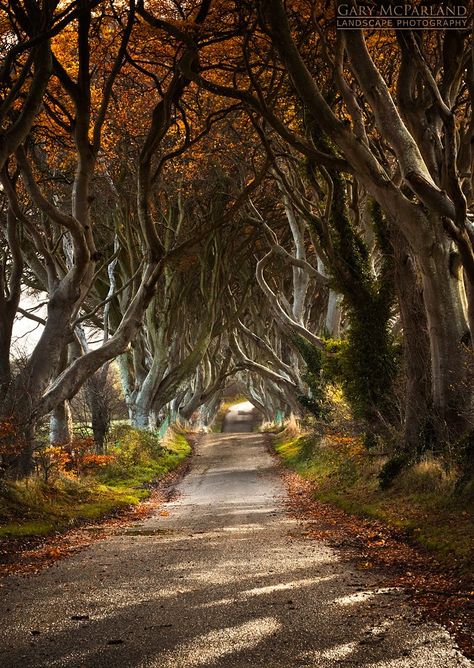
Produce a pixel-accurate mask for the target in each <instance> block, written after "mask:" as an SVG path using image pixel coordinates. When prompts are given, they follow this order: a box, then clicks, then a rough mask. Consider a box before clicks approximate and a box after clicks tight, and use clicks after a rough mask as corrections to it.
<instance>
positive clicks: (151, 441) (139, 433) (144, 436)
mask: <svg viewBox="0 0 474 668" xmlns="http://www.w3.org/2000/svg"><path fill="white" fill-rule="evenodd" d="M109 442H110V443H111V452H112V453H113V454H114V456H115V459H116V461H117V463H118V464H119V465H123V466H134V465H137V464H145V463H146V462H148V461H150V459H156V458H157V457H159V456H160V455H161V454H163V452H164V448H163V447H162V446H161V441H160V439H159V438H158V437H157V436H156V434H154V433H153V432H151V431H145V430H143V429H137V428H136V427H131V426H130V425H125V424H124V425H118V426H117V427H115V428H113V429H112V431H111V432H110V436H109Z"/></svg>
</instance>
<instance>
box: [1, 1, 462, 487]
mask: <svg viewBox="0 0 474 668" xmlns="http://www.w3.org/2000/svg"><path fill="white" fill-rule="evenodd" d="M0 32H1V56H0V59H1V62H0V66H1V67H0V85H1V89H0V96H1V99H0V118H1V128H0V170H1V171H0V179H1V181H0V182H1V186H0V204H1V215H0V236H1V240H2V243H1V271H0V421H1V428H0V475H1V477H10V478H21V477H23V476H27V475H29V474H30V473H31V471H32V469H33V467H34V460H35V456H36V455H37V453H38V451H39V450H41V448H42V447H44V444H45V443H46V442H47V443H50V442H53V443H60V444H64V443H67V442H69V441H70V440H71V438H73V433H72V429H73V425H72V421H71V408H70V407H71V403H72V404H73V403H74V402H75V401H76V402H77V401H78V397H83V400H84V401H85V402H86V403H87V406H88V411H89V414H90V416H91V420H92V428H93V433H94V438H95V447H96V449H97V452H101V449H102V448H103V443H104V437H105V433H106V430H107V415H106V414H107V410H108V409H107V406H106V405H105V404H106V401H107V386H108V384H110V374H111V373H113V374H114V377H116V378H117V379H119V381H120V387H121V390H120V392H121V393H122V396H123V397H124V401H125V403H126V410H127V413H128V415H127V417H128V418H129V419H130V421H131V424H132V425H134V426H135V427H138V428H140V429H150V430H154V429H156V428H157V427H159V426H160V425H161V424H163V423H164V421H165V420H166V419H167V418H168V419H169V418H170V416H171V415H173V416H174V417H177V418H178V419H179V420H182V421H186V422H187V423H189V424H191V425H199V426H200V427H202V426H206V425H209V424H210V423H212V420H213V419H214V417H215V414H216V412H217V411H218V409H219V405H220V403H221V400H222V397H223V393H224V392H225V389H226V387H228V385H229V384H232V383H237V384H238V386H239V387H240V388H243V391H244V393H245V395H246V396H247V398H248V399H249V400H250V401H252V402H253V404H254V405H255V406H256V408H257V409H258V411H259V412H260V413H261V414H262V419H264V420H265V421H267V422H273V421H275V419H276V416H277V415H279V416H284V417H289V416H290V415H293V416H296V417H297V418H299V419H302V420H306V421H309V422H311V421H313V422H318V421H321V422H324V421H327V420H330V419H331V392H330V391H329V389H328V388H330V387H338V388H340V389H341V391H342V393H343V396H344V401H345V402H347V404H348V406H349V407H350V409H351V412H352V416H353V418H354V419H355V420H357V421H358V424H360V426H361V429H362V430H363V431H364V433H365V443H366V445H367V447H376V446H377V443H383V448H384V449H385V451H386V452H388V457H387V463H386V467H387V471H388V472H389V474H390V472H391V474H393V475H396V473H397V471H398V470H399V469H400V468H402V467H403V466H405V465H407V464H409V463H410V462H413V461H416V460H417V458H419V457H421V456H422V455H423V453H424V452H426V451H432V452H434V453H435V454H436V455H439V456H444V454H446V453H449V457H450V458H451V461H452V462H453V464H454V465H455V466H457V467H458V470H459V475H460V476H461V477H462V476H466V475H469V474H470V472H472V467H473V462H474V431H473V429H474V401H473V393H474V383H473V370H474V364H473V361H474V357H473V344H472V334H473V331H474V213H473V211H474V209H473V205H474V192H473V186H474V181H473V177H474V150H473V147H474V120H473V118H472V100H473V97H474V64H473V59H472V44H471V35H470V31H469V30H466V31H462V30H460V31H446V32H444V33H439V32H437V33H435V32H424V33H420V32H411V31H406V32H402V31H400V32H398V33H395V32H393V31H389V32H384V33H382V32H378V33H370V32H365V33H363V32H361V31H356V30H354V31H339V32H337V31H336V30H335V29H334V24H333V9H331V8H329V9H328V8H327V7H326V5H325V4H324V3H318V2H314V1H313V0H288V1H287V2H286V3H284V2H283V0H258V1H255V2H250V1H247V0H241V1H239V2H232V1H230V0H189V1H188V0H159V1H158V0H156V1H155V0H149V1H148V2H143V1H139V0H137V1H135V0H131V1H130V2H119V1H117V0H78V1H76V2H59V1H58V0H25V1H24V2H20V1H19V0H11V1H9V2H5V3H1V4H0ZM27 323H29V325H28V324H27ZM18 327H23V328H28V327H30V329H31V327H38V330H37V334H38V335H37V336H36V338H34V344H33V343H32V340H33V339H32V337H26V338H25V337H24V338H23V340H20V342H18V340H17V337H16V335H15V331H17V329H16V328H18ZM23 344H24V345H23ZM46 423H48V425H49V434H50V435H49V437H48V438H47V439H46V441H45V439H44V438H43V437H42V436H41V437H40V433H41V434H43V432H44V425H45V424H46ZM40 427H41V429H40ZM374 444H375V446H374Z"/></svg>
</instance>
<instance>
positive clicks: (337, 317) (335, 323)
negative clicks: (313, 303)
mask: <svg viewBox="0 0 474 668" xmlns="http://www.w3.org/2000/svg"><path fill="white" fill-rule="evenodd" d="M340 327H341V307H340V305H339V295H338V293H337V292H335V291H334V290H331V289H330V290H329V295H328V306H327V311H326V322H325V328H326V331H327V333H328V334H329V336H331V337H332V338H333V339H338V338H339V335H340Z"/></svg>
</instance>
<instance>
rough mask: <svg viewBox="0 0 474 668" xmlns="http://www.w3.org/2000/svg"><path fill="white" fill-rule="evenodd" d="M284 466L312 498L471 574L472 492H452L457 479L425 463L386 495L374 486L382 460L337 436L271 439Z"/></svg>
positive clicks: (349, 438)
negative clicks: (308, 485)
mask: <svg viewBox="0 0 474 668" xmlns="http://www.w3.org/2000/svg"><path fill="white" fill-rule="evenodd" d="M274 446H275V450H276V452H277V453H278V454H279V455H280V457H281V459H282V460H283V462H284V464H285V465H286V466H287V467H289V468H291V469H293V470H295V471H296V472H297V473H299V474H300V475H301V476H302V477H304V478H306V479H308V480H311V481H312V482H313V483H314V494H315V497H316V498H317V499H318V500H320V501H322V502H325V503H330V504H334V505H336V506H337V507H339V508H341V509H342V510H344V511H346V512H347V513H349V514H352V515H358V516H361V517H369V518H374V519H378V520H382V521H383V522H384V523H386V524H387V525H389V526H392V527H396V528H398V529H402V530H403V531H404V532H405V533H406V534H407V535H408V536H409V537H410V538H411V539H413V540H414V541H415V542H417V543H419V544H421V545H423V546H424V547H426V548H428V549H429V550H430V551H432V552H433V553H434V554H435V555H436V557H437V558H438V560H440V561H442V562H446V563H448V564H450V565H453V563H454V562H455V563H456V564H457V565H458V566H459V567H460V568H461V570H463V571H466V572H469V571H470V570H471V569H472V555H473V554H474V504H473V497H472V491H471V492H469V491H468V490H466V491H465V492H463V493H460V492H459V491H458V490H456V475H455V472H453V471H448V470H446V468H445V467H443V466H442V465H441V464H440V462H439V461H437V460H435V459H432V458H426V459H425V460H424V461H422V462H420V463H419V464H417V465H416V466H414V467H412V468H411V469H409V470H407V471H405V472H404V473H403V474H402V475H400V477H399V478H398V479H397V480H396V482H395V483H394V485H393V486H392V487H391V488H390V489H389V490H384V491H382V490H381V489H380V487H379V485H378V481H377V474H378V473H379V471H380V469H381V467H382V465H383V463H384V459H383V458H382V457H380V456H377V455H375V454H372V453H370V452H368V451H367V450H366V449H365V448H364V447H363V445H362V443H361V439H360V438H359V437H357V436H356V437H353V436H343V435H341V434H337V433H326V434H324V435H323V436H317V435H303V436H301V435H294V434H292V433H288V432H283V433H281V434H278V435H277V436H275V441H274Z"/></svg>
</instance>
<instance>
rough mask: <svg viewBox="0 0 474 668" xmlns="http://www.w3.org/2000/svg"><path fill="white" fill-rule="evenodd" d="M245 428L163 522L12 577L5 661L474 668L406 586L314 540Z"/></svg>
mask: <svg viewBox="0 0 474 668" xmlns="http://www.w3.org/2000/svg"><path fill="white" fill-rule="evenodd" d="M233 419H235V420H236V424H237V423H238V427H237V426H236V427H235V430H237V429H238V431H240V433H236V432H235V431H232V420H233ZM247 419H248V420H250V419H253V418H251V416H247ZM244 424H245V420H244V419H243V413H242V412H240V413H239V411H236V412H234V417H232V415H229V416H228V417H227V419H226V423H225V432H224V433H222V434H211V435H206V436H204V437H203V438H202V439H201V441H200V444H199V445H198V447H197V451H196V454H195V458H194V463H193V466H192V468H191V470H190V472H189V474H188V475H187V476H186V478H185V479H184V480H183V481H182V482H181V484H180V485H179V490H178V491H179V496H178V497H177V499H176V501H174V502H170V503H168V504H166V505H165V506H162V507H161V509H160V511H159V512H158V513H157V515H156V516H154V517H152V518H150V519H148V520H146V521H144V522H142V523H141V524H139V525H134V526H131V527H130V528H128V529H125V530H123V531H122V533H120V534H116V535H114V536H112V537H111V538H109V539H107V540H105V541H102V542H98V543H95V544H93V545H92V546H90V547H88V548H87V549H84V550H83V551H81V552H79V553H77V554H76V555H74V556H72V557H70V558H68V559H65V560H63V561H61V562H59V563H58V564H57V565H56V566H54V567H52V568H50V569H48V570H46V571H44V572H42V573H40V574H38V575H35V576H28V577H9V578H7V579H5V580H3V581H2V583H1V588H0V596H1V614H2V623H1V628H0V665H1V666H2V667H4V668H16V667H21V668H28V667H35V668H36V667H38V668H39V667H42V666H44V667H46V666H71V667H72V666H74V667H87V668H99V667H101V668H102V667H108V666H110V667H114V668H122V667H123V668H126V667H129V666H130V667H132V666H133V667H137V668H192V667H193V668H194V667H205V666H218V667H221V668H224V667H225V668H232V667H234V666H239V667H240V666H241V667H243V666H246V667H253V666H265V667H266V668H272V667H275V668H276V667H282V668H292V667H293V666H313V667H314V668H316V667H317V668H325V667H330V666H366V667H372V666H373V667H375V666H377V667H379V666H380V667H387V668H402V667H404V666H410V667H415V666H417V667H420V668H445V667H446V668H448V667H450V668H451V667H454V666H469V665H471V663H470V662H469V661H468V660H467V659H464V658H463V657H462V656H461V655H460V654H459V653H458V652H457V651H456V650H455V649H454V647H453V641H452V640H451V639H450V638H449V636H448V635H447V633H446V632H445V631H444V630H442V629H441V628H440V627H438V626H436V625H427V624H422V623H421V622H420V621H419V619H418V617H417V613H416V612H415V611H414V610H413V609H412V608H411V607H410V606H409V604H408V603H407V602H406V600H405V597H404V595H403V594H402V593H401V592H399V591H394V590H386V589H377V582H376V579H375V576H374V575H371V574H367V573H365V572H362V573H361V572H360V571H357V570H356V569H352V568H351V566H348V565H347V564H345V563H341V562H340V561H339V560H338V557H337V554H336V553H335V552H334V551H333V550H331V549H329V548H327V547H326V546H324V545H322V544H320V543H318V542H316V541H310V540H305V538H304V535H303V533H304V523H298V522H297V521H296V520H293V519H291V518H289V517H288V516H287V515H286V514H285V510H284V495H285V491H284V489H283V487H282V484H281V482H280V480H279V475H278V470H277V468H276V466H275V464H274V461H273V458H272V457H271V455H270V454H269V453H268V452H267V450H266V447H265V437H264V436H262V435H259V434H255V433H243V432H242V431H241V430H242V429H243V425H244ZM247 424H248V423H247Z"/></svg>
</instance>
